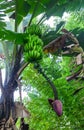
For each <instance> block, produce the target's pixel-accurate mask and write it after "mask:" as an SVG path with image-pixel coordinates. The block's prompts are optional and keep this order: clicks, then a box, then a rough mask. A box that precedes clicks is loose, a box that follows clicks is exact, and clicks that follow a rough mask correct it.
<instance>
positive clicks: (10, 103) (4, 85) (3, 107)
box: [0, 0, 83, 128]
mask: <svg viewBox="0 0 84 130" xmlns="http://www.w3.org/2000/svg"><path fill="white" fill-rule="evenodd" d="M79 3H80V4H79ZM71 5H73V6H71ZM74 5H75V7H77V8H75V9H79V8H81V6H79V5H83V1H81V2H80V1H79V0H76V1H75V2H73V1H71V2H70V1H69V0H63V1H62V2H61V1H60V0H58V1H57V2H56V1H55V0H54V1H53V2H51V1H50V0H46V1H45V0H44V1H42V0H34V1H31V0H21V1H20V0H1V1H0V24H1V26H0V39H1V40H0V44H1V49H0V58H1V60H2V62H3V64H4V69H5V76H4V81H3V77H2V68H0V87H1V91H2V95H1V98H0V120H1V121H2V120H3V119H5V121H4V122H5V123H6V122H7V121H8V120H9V118H10V116H11V117H12V119H13V120H14V121H15V119H16V116H15V114H16V113H15V103H14V91H15V90H16V88H17V87H18V86H19V80H20V79H21V73H22V72H23V70H24V69H25V67H27V66H28V64H29V63H36V64H35V67H36V68H38V71H39V70H40V72H41V73H42V75H43V76H44V77H45V78H46V79H47V81H48V82H49V84H50V85H51V87H52V89H53V92H54V97H55V99H54V100H56V99H58V96H57V90H56V87H55V86H54V85H53V83H52V81H50V79H48V77H47V76H46V75H45V74H44V73H43V71H42V70H41V68H40V67H39V64H38V63H39V60H41V59H42V56H43V51H42V50H43V49H42V48H43V46H45V44H46V43H48V42H47V41H46V42H45V37H46V38H47V37H48V38H47V39H48V41H52V39H55V38H56V34H57V31H58V30H55V31H54V32H53V33H52V34H54V35H52V39H51V38H49V37H50V35H51V33H50V32H49V33H47V35H45V34H42V32H41V29H40V25H41V24H42V23H43V22H44V21H45V20H46V19H49V18H50V17H51V16H60V17H61V16H62V15H63V12H64V11H65V10H66V11H69V10H74ZM40 14H42V17H41V18H40V20H39V21H37V23H36V24H34V25H33V22H34V19H35V18H36V17H37V16H38V15H40ZM6 18H7V19H8V22H6V21H5V19H6ZM25 19H26V20H25ZM49 102H50V103H51V102H53V100H50V101H49ZM59 103H60V102H59ZM54 107H55V102H54ZM58 113H59V112H58ZM58 115H60V113H59V114H58ZM22 121H23V120H22ZM4 128H5V126H4ZM11 128H12V127H11Z"/></svg>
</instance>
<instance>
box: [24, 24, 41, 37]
mask: <svg viewBox="0 0 84 130" xmlns="http://www.w3.org/2000/svg"><path fill="white" fill-rule="evenodd" d="M26 33H28V34H30V35H33V34H35V35H37V36H39V37H41V35H42V32H41V29H40V27H39V25H36V24H32V25H31V26H29V27H28V28H27V30H26Z"/></svg>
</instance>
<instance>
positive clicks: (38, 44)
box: [24, 34, 43, 62]
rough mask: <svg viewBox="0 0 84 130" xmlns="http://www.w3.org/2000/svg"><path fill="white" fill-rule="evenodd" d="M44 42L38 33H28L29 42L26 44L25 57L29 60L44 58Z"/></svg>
mask: <svg viewBox="0 0 84 130" xmlns="http://www.w3.org/2000/svg"><path fill="white" fill-rule="evenodd" d="M42 46H43V42H42V40H41V39H40V38H39V37H38V36H37V35H35V34H34V35H28V37H27V43H26V44H25V46H24V59H25V61H29V62H36V61H38V60H40V59H41V58H42V51H43V49H42Z"/></svg>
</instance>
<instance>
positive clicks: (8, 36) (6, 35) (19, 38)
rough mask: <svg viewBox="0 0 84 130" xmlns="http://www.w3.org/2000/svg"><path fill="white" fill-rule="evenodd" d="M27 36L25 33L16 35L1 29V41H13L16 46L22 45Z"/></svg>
mask: <svg viewBox="0 0 84 130" xmlns="http://www.w3.org/2000/svg"><path fill="white" fill-rule="evenodd" d="M24 37H25V34H23V33H16V32H13V31H10V30H6V29H0V39H1V40H2V41H5V40H7V41H12V42H15V43H16V44H22V43H23V40H24Z"/></svg>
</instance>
